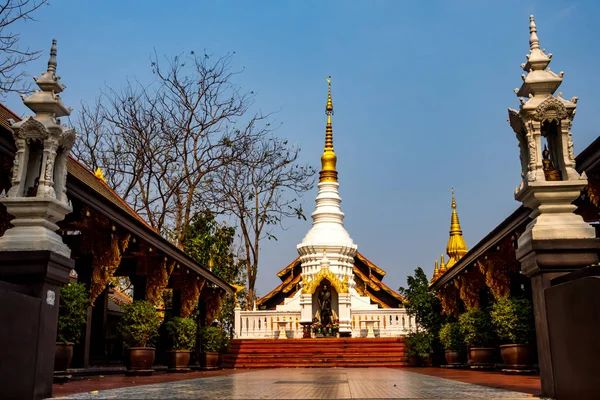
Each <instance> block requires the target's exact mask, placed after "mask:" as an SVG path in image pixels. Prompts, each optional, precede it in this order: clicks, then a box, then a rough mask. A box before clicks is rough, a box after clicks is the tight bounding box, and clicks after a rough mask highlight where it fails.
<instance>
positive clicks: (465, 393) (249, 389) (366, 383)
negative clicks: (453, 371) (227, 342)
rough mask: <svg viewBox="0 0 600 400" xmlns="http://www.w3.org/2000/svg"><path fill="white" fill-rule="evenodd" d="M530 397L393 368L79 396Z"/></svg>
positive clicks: (236, 378)
mask: <svg viewBox="0 0 600 400" xmlns="http://www.w3.org/2000/svg"><path fill="white" fill-rule="evenodd" d="M530 396H531V395H529V394H527V393H523V392H515V391H507V390H503V389H496V388H491V387H486V386H480V385H475V384H471V383H465V382H459V381H456V380H449V379H443V378H439V377H436V376H431V375H425V374H422V373H416V372H411V371H407V370H406V369H391V368H366V369H363V368H352V369H343V368H331V369H329V368H328V369H324V368H323V369H301V368H299V369H269V370H259V371H256V370H252V371H249V372H243V373H235V374H228V375H221V376H213V377H207V378H202V379H189V380H181V381H177V382H168V383H157V384H152V385H143V386H135V387H129V388H121V389H112V390H102V391H99V392H88V393H80V394H74V395H71V396H69V397H68V398H77V399H141V398H143V399H244V400H248V399H392V398H393V399H402V398H404V399H409V398H410V399H507V398H512V399H522V398H527V397H530Z"/></svg>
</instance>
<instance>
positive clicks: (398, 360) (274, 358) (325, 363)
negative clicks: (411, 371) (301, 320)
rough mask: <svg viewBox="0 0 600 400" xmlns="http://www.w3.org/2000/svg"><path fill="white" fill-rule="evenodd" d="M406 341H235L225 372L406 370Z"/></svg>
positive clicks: (225, 356)
mask: <svg viewBox="0 0 600 400" xmlns="http://www.w3.org/2000/svg"><path fill="white" fill-rule="evenodd" d="M404 349H405V344H404V337H396V338H372V339H364V338H345V339H335V338H322V339H241V340H232V342H231V346H230V349H229V353H227V354H225V355H224V357H223V367H224V368H296V367H313V368H314V367H404V366H406V365H407V363H406V355H405V353H404Z"/></svg>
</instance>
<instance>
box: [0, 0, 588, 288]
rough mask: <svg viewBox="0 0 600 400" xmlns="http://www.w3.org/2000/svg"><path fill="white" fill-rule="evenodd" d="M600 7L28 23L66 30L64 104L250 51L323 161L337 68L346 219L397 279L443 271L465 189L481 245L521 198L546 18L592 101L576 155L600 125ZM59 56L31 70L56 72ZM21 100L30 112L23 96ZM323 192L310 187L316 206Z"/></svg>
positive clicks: (516, 4) (127, 9)
mask: <svg viewBox="0 0 600 400" xmlns="http://www.w3.org/2000/svg"><path fill="white" fill-rule="evenodd" d="M599 8H600V3H598V2H596V1H587V2H585V1H579V2H568V1H554V0H545V1H516V0H513V1H442V0H440V1H411V2H408V1H401V0H396V1H376V0H374V1H326V2H325V1H281V0H279V1H266V0H263V1H258V0H254V1H249V0H247V1H241V0H240V1H185V2H184V1H169V2H165V1H150V0H146V1H122V0H120V1H112V0H105V1H101V2H100V1H97V2H86V1H69V0H60V1H59V0H54V1H52V5H51V6H49V7H45V8H44V9H43V10H42V11H41V12H40V13H38V14H37V19H38V20H37V21H36V22H28V23H26V24H22V25H20V26H17V27H15V29H16V30H18V31H19V32H22V37H21V40H22V42H23V43H24V44H29V45H31V46H32V47H33V48H39V49H48V48H49V46H50V43H51V40H52V38H56V39H57V40H58V74H59V75H60V76H61V77H62V81H63V82H64V83H65V84H66V85H67V86H68V87H67V90H66V91H65V92H64V94H63V96H62V97H63V100H64V102H65V103H66V104H67V105H69V106H71V107H73V108H74V109H78V108H79V105H80V103H81V102H82V101H83V102H91V101H93V100H94V98H95V97H96V96H97V95H98V94H99V92H100V90H101V89H102V88H103V87H105V85H109V86H111V87H115V88H119V87H121V86H122V85H123V83H124V81H125V79H126V78H127V77H129V78H134V77H135V78H136V79H139V80H140V81H142V82H150V80H151V79H152V78H151V71H150V68H149V65H150V61H149V57H150V55H151V53H153V51H154V49H156V51H157V53H158V54H177V53H181V52H188V51H190V50H195V51H197V52H198V51H206V52H208V53H211V54H214V55H223V54H225V53H228V52H235V53H236V54H235V57H234V60H233V61H234V67H239V68H243V69H244V72H243V73H242V74H241V75H238V76H237V77H236V82H237V83H239V84H240V85H241V86H242V87H243V88H244V89H246V90H248V91H250V90H253V91H255V93H257V97H256V104H255V107H256V108H260V109H261V110H263V111H277V114H276V115H275V119H276V121H278V122H281V123H282V127H281V128H280V129H279V132H278V133H279V135H281V136H284V137H286V138H288V139H289V140H290V141H291V142H293V143H297V144H298V145H300V146H301V148H302V160H303V161H305V162H308V163H311V164H312V165H313V166H315V167H319V157H320V154H321V152H322V147H323V143H324V135H325V114H324V108H325V101H326V90H327V89H326V81H325V79H326V77H327V76H328V75H331V76H332V85H333V88H332V92H333V103H334V107H335V116H334V118H333V128H334V142H335V148H336V153H337V155H338V171H339V181H340V194H341V196H342V198H343V202H342V210H343V211H344V212H345V213H346V220H345V226H346V228H347V230H348V231H349V232H350V235H351V236H352V237H353V239H354V241H355V242H356V243H357V244H358V248H359V251H360V252H362V253H363V254H364V255H365V256H366V257H367V258H369V259H371V260H372V261H373V262H374V263H376V264H378V265H379V266H380V267H381V268H383V269H384V270H386V271H387V272H388V274H387V276H386V278H385V280H384V282H386V283H387V284H388V285H389V286H391V287H392V288H398V286H400V285H404V284H405V278H406V275H407V274H409V273H411V272H412V271H413V270H414V268H415V267H416V266H417V265H420V266H422V267H423V268H424V269H425V270H426V272H427V273H428V274H429V275H431V272H432V270H433V263H434V260H436V259H437V258H439V256H440V254H441V253H442V252H445V247H446V242H447V239H448V230H449V226H450V187H451V186H454V187H455V190H456V200H457V203H458V213H459V217H460V222H461V225H462V228H463V232H464V237H465V239H466V242H467V245H468V246H469V247H472V246H473V245H474V244H476V243H477V242H478V241H479V239H481V238H482V237H483V236H484V235H485V234H487V233H488V232H489V231H490V230H491V229H492V228H494V227H495V226H496V225H497V224H498V223H499V222H500V221H502V220H503V219H504V218H505V217H506V216H508V215H509V214H510V213H511V212H512V211H513V210H514V209H516V208H517V207H518V206H519V203H517V202H516V201H515V200H514V198H513V191H514V188H515V187H516V186H517V185H518V184H519V181H520V167H519V159H518V147H517V140H516V138H515V136H514V133H513V132H512V130H511V128H510V127H509V125H508V123H507V122H506V119H507V111H506V108H507V107H512V108H517V107H518V104H519V102H518V100H517V97H516V96H515V94H514V93H513V89H514V88H516V87H518V86H520V84H521V74H522V73H523V71H522V70H521V69H520V67H519V66H520V64H521V63H523V62H525V54H526V53H527V52H528V49H529V44H528V38H529V33H528V25H529V15H530V14H531V13H533V14H535V16H536V23H537V26H538V36H539V38H540V42H541V46H542V48H545V49H547V52H551V53H553V54H554V57H553V58H552V63H551V65H550V67H551V68H552V70H554V71H557V72H558V71H565V77H564V81H563V85H562V86H561V88H560V89H559V91H562V92H564V97H566V98H570V97H571V96H578V97H579V99H580V101H579V103H578V104H577V108H578V112H577V117H576V119H575V123H574V126H573V137H574V142H575V150H576V152H579V151H581V150H582V149H583V148H584V147H585V146H587V145H588V144H589V143H591V142H592V141H593V140H594V139H595V138H596V137H597V136H598V134H599V133H600V129H598V128H597V127H596V125H597V123H596V122H595V121H596V120H595V117H596V113H597V112H598V111H597V110H600V80H599V77H598V74H597V70H598V65H600V56H599V52H598V46H597V40H598V38H600V26H599V25H600V24H598V21H597V16H598V15H599ZM46 60H47V56H46V54H45V55H44V57H43V58H42V59H40V60H38V61H36V62H34V63H32V64H30V65H29V66H28V71H29V73H30V74H32V75H38V74H39V73H40V71H42V70H44V69H45V62H46ZM6 104H7V105H8V106H9V107H10V108H12V109H13V110H15V111H16V112H18V113H20V114H22V113H25V112H26V110H25V109H24V107H23V106H22V105H21V103H20V99H19V98H18V96H11V97H10V98H8V99H6ZM315 196H316V187H315V188H314V189H313V190H312V191H311V192H309V193H307V194H306V195H305V196H304V197H303V204H304V209H305V210H306V211H307V212H309V213H310V212H312V210H313V209H314V198H315ZM309 227H310V219H309V221H307V222H304V221H289V222H288V223H287V228H288V229H287V230H285V231H280V232H278V235H277V236H278V238H279V240H278V241H277V242H265V243H264V245H263V247H262V255H261V263H260V269H259V277H258V283H257V288H258V290H259V295H263V294H265V293H267V292H268V291H269V290H271V289H272V288H273V287H274V286H275V285H277V284H278V283H279V280H278V278H277V277H276V272H277V271H279V270H280V269H281V268H283V267H284V266H286V265H287V264H288V263H289V262H291V261H292V260H293V259H294V258H295V257H296V256H297V252H296V244H297V243H299V242H300V241H301V240H302V238H303V237H304V235H305V233H306V231H307V230H308V229H309Z"/></svg>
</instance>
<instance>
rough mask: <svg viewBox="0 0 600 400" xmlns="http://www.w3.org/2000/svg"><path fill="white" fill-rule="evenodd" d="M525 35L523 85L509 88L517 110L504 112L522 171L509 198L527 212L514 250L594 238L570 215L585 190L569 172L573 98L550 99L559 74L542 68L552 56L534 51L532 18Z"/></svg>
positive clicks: (583, 182) (584, 179) (583, 179)
mask: <svg viewBox="0 0 600 400" xmlns="http://www.w3.org/2000/svg"><path fill="white" fill-rule="evenodd" d="M529 31H530V38H529V45H530V52H529V54H527V55H526V58H527V62H526V63H524V64H521V67H522V68H523V70H524V71H525V72H527V75H524V74H523V75H522V79H523V84H522V86H521V87H520V88H518V89H515V93H516V94H517V96H519V100H520V102H521V106H520V108H519V110H518V111H517V110H513V109H510V108H509V109H508V115H509V122H510V125H511V127H512V128H513V130H514V131H515V133H516V135H517V139H518V141H519V149H520V159H521V169H522V172H521V177H522V182H521V184H520V185H519V187H517V188H516V190H515V199H516V200H518V201H520V202H522V203H523V205H524V206H526V207H529V208H531V209H532V211H533V212H532V214H531V218H532V219H533V221H532V222H531V223H530V224H529V225H528V226H527V229H526V231H525V233H524V234H523V235H522V236H521V237H520V238H519V247H523V246H525V245H526V244H527V243H528V242H530V241H531V240H537V239H584V238H594V237H595V231H594V228H593V227H592V226H590V225H589V224H587V223H586V222H584V220H583V219H582V217H581V216H579V215H577V214H574V213H573V212H574V211H575V209H576V207H575V206H574V205H573V204H572V202H573V201H574V200H575V199H576V198H577V197H578V196H579V195H580V193H581V190H582V189H583V188H584V187H585V186H586V185H587V177H586V176H585V173H582V174H579V172H577V170H576V169H575V155H574V152H573V140H572V137H571V126H572V124H573V118H574V117H575V109H576V107H577V97H573V98H571V99H570V100H566V99H564V98H563V97H562V93H560V92H559V93H558V94H557V95H556V96H555V95H554V93H555V91H556V90H557V89H558V87H559V86H560V85H561V83H562V79H563V74H564V73H563V72H560V73H558V74H556V73H554V72H552V71H551V70H550V68H549V67H548V65H549V64H550V60H551V58H552V54H546V53H545V50H544V49H541V48H540V43H539V39H538V36H537V28H536V25H535V22H534V19H533V16H531V17H530V24H529ZM544 142H545V143H544Z"/></svg>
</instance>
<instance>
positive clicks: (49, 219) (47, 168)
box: [0, 40, 76, 257]
mask: <svg viewBox="0 0 600 400" xmlns="http://www.w3.org/2000/svg"><path fill="white" fill-rule="evenodd" d="M34 80H35V83H36V84H37V86H38V87H39V88H40V89H41V90H36V91H35V93H33V94H32V95H30V96H24V95H23V96H22V97H23V103H24V104H25V105H26V106H27V107H28V108H29V109H31V110H32V111H34V112H35V116H33V117H31V116H27V118H25V119H24V120H23V121H20V122H16V123H15V122H14V121H10V122H11V123H12V130H13V136H14V139H15V144H16V147H17V153H16V155H15V160H14V167H13V175H12V181H11V184H12V186H11V188H10V190H9V191H8V193H4V192H3V193H2V194H0V201H1V202H2V203H3V204H4V205H5V206H6V208H7V211H8V213H9V214H11V215H13V216H14V217H15V218H14V219H13V220H12V221H11V224H12V225H13V228H11V229H8V230H7V231H6V233H5V234H4V236H3V237H1V238H0V251H38V250H50V251H53V252H56V253H58V254H61V255H63V256H65V257H70V255H71V250H70V249H69V248H68V247H67V246H66V245H65V244H64V243H63V241H62V239H61V237H60V236H59V235H58V234H57V233H56V230H58V226H57V225H56V223H57V222H58V221H61V220H63V219H64V217H65V215H67V214H68V213H70V212H72V211H73V208H72V206H71V204H70V201H69V200H68V199H67V187H66V183H67V182H66V181H67V158H68V155H69V152H70V151H71V148H72V147H73V143H74V141H75V137H76V134H75V131H74V130H73V129H67V128H66V126H64V125H62V124H61V122H60V120H59V117H64V116H68V115H69V114H70V113H71V109H70V108H67V107H66V106H65V105H64V104H63V103H62V101H61V99H60V96H59V95H58V94H59V93H60V92H62V91H63V90H64V89H65V85H63V84H62V83H60V77H59V76H57V75H56V40H53V41H52V48H51V50H50V60H49V61H48V70H47V71H46V72H43V73H42V76H41V77H40V78H38V77H35V78H34Z"/></svg>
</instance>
